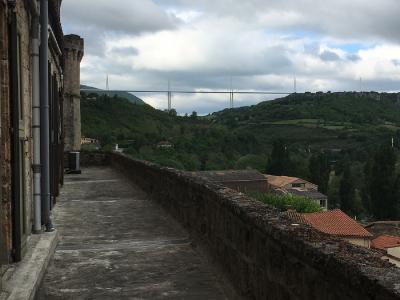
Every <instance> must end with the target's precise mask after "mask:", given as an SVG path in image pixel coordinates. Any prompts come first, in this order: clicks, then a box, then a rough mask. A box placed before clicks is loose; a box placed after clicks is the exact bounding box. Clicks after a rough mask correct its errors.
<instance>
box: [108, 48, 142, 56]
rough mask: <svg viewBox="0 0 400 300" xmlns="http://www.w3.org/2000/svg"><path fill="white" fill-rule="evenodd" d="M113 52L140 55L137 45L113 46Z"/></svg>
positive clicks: (122, 54)
mask: <svg viewBox="0 0 400 300" xmlns="http://www.w3.org/2000/svg"><path fill="white" fill-rule="evenodd" d="M111 52H112V53H113V54H117V55H121V56H137V55H139V50H138V49H137V48H135V47H115V48H112V50H111Z"/></svg>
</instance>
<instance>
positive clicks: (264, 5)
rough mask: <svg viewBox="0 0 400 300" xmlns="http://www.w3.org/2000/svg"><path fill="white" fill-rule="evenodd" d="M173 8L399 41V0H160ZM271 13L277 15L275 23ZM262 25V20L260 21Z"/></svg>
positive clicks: (341, 35) (276, 25)
mask: <svg viewBox="0 0 400 300" xmlns="http://www.w3.org/2000/svg"><path fill="white" fill-rule="evenodd" d="M158 2H160V3H161V2H163V3H164V2H167V3H169V4H170V5H175V6H178V7H181V8H182V9H183V8H188V7H194V8H196V9H203V10H205V11H207V13H208V14H214V15H217V16H227V15H229V16H231V17H234V18H237V19H238V20H241V21H245V22H252V23H254V22H257V20H258V21H259V20H264V21H266V22H267V23H265V25H268V26H269V27H270V28H281V29H285V28H286V29H289V30H309V31H311V32H316V33H321V34H329V35H331V36H334V37H338V38H345V39H357V40H360V39H365V38H374V39H381V40H390V41H395V42H400V35H399V32H398V28H399V27H400V18H399V17H398V15H399V13H400V5H399V2H398V0H370V1H365V0H352V1H348V0H324V1H315V0H302V1H298V0H280V1H276V0H246V1H233V0H203V1H198V0H167V1H164V0H162V1H161V0H160V1H158ZM268 14H275V16H278V17H276V18H275V19H274V20H273V22H271V21H270V20H269V19H268V18H267V19H265V17H266V16H268ZM261 22H262V21H261Z"/></svg>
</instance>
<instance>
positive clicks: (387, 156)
mask: <svg viewBox="0 0 400 300" xmlns="http://www.w3.org/2000/svg"><path fill="white" fill-rule="evenodd" d="M395 166H396V155H395V153H394V151H393V149H392V148H391V147H390V146H388V145H383V146H381V147H380V149H379V150H378V151H377V152H376V153H375V155H374V158H373V162H372V168H371V174H370V176H369V182H367V184H368V185H369V187H370V189H369V191H370V195H369V196H370V201H371V213H372V214H373V216H374V217H375V218H376V219H380V220H386V219H390V220H394V219H396V218H398V217H399V200H398V194H399V184H400V180H399V177H398V175H397V174H396V171H395ZM366 178H367V179H368V177H367V176H366Z"/></svg>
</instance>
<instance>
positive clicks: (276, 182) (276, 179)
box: [264, 175, 309, 187]
mask: <svg viewBox="0 0 400 300" xmlns="http://www.w3.org/2000/svg"><path fill="white" fill-rule="evenodd" d="M264 176H265V178H267V180H268V183H269V184H271V185H273V186H276V187H284V186H285V185H288V184H293V183H309V182H308V181H307V180H304V179H301V178H297V177H289V176H275V175H264Z"/></svg>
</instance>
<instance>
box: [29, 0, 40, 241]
mask: <svg viewBox="0 0 400 300" xmlns="http://www.w3.org/2000/svg"><path fill="white" fill-rule="evenodd" d="M31 5H32V6H34V8H33V9H32V11H33V12H32V13H33V18H32V135H33V165H32V169H33V211H34V220H33V233H36V234H37V233H41V232H42V200H41V165H40V78H39V76H40V66H39V63H40V59H39V14H38V13H37V1H36V0H32V1H31ZM35 11H36V13H35Z"/></svg>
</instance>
